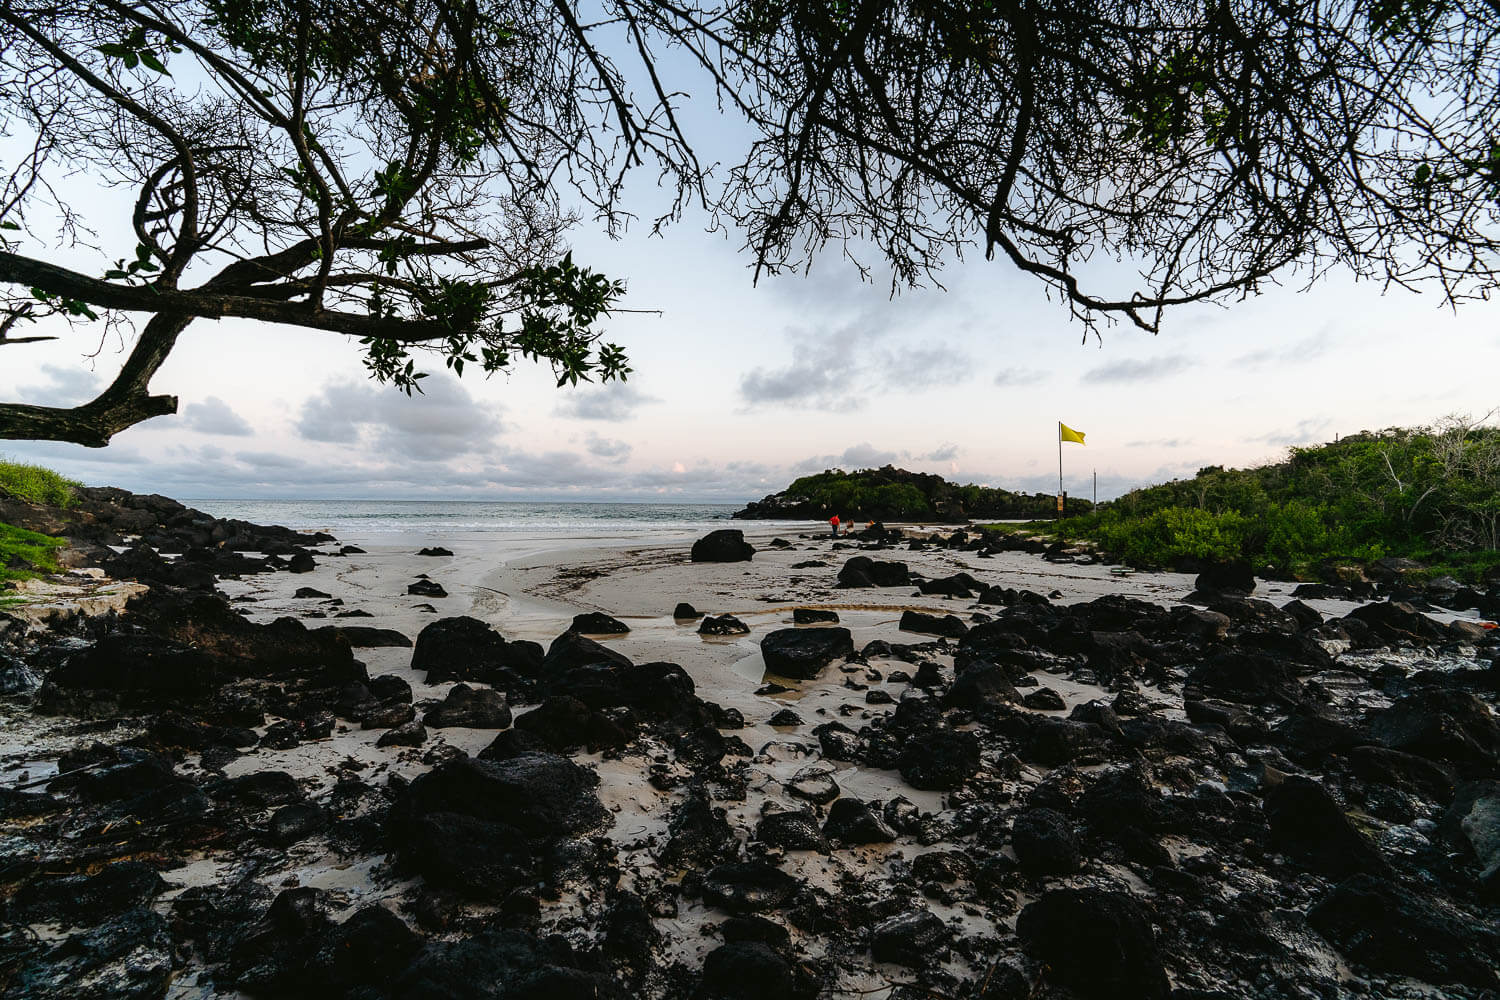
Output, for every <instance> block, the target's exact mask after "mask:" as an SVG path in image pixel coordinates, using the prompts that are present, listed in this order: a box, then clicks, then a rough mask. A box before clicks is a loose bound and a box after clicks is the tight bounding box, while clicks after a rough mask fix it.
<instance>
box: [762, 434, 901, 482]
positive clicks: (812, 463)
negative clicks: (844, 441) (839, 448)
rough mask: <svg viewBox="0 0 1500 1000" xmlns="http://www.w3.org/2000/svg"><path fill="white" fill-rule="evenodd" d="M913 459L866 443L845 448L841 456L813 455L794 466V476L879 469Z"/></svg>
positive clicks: (792, 469) (792, 470)
mask: <svg viewBox="0 0 1500 1000" xmlns="http://www.w3.org/2000/svg"><path fill="white" fill-rule="evenodd" d="M909 457H911V456H910V454H909V453H907V452H895V451H882V450H881V449H879V448H876V447H875V446H874V445H872V444H870V442H868V441H864V442H862V443H860V444H856V445H851V446H850V447H848V448H845V449H844V451H843V454H840V455H813V456H810V457H808V458H804V459H803V460H802V461H800V462H798V463H797V464H795V465H793V466H792V468H791V472H792V474H793V475H806V474H809V473H813V472H822V471H823V470H824V469H834V468H838V469H850V470H852V469H878V468H880V467H881V466H883V465H891V464H894V463H895V462H898V461H900V460H902V459H904V458H909Z"/></svg>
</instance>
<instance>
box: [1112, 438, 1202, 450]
mask: <svg viewBox="0 0 1500 1000" xmlns="http://www.w3.org/2000/svg"><path fill="white" fill-rule="evenodd" d="M1192 443H1193V442H1191V441H1189V440H1187V439H1185V438H1155V439H1153V440H1150V441H1127V442H1126V443H1125V447H1127V448H1186V447H1188V446H1190V445H1191V444H1192Z"/></svg>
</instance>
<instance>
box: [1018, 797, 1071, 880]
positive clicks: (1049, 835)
mask: <svg viewBox="0 0 1500 1000" xmlns="http://www.w3.org/2000/svg"><path fill="white" fill-rule="evenodd" d="M1010 837H1011V847H1012V848H1013V849H1014V850H1015V852H1016V861H1017V862H1019V863H1020V865H1021V869H1022V871H1025V872H1027V873H1028V874H1031V875H1068V874H1071V873H1072V872H1075V871H1077V870H1078V865H1079V861H1080V857H1079V851H1078V835H1077V834H1076V833H1074V832H1073V823H1072V821H1071V820H1069V819H1068V818H1067V817H1066V816H1064V815H1063V814H1062V813H1060V812H1057V811H1056V810H1055V809H1045V808H1040V809H1027V810H1026V811H1024V812H1021V813H1018V814H1016V818H1015V819H1014V820H1012V821H1011V834H1010Z"/></svg>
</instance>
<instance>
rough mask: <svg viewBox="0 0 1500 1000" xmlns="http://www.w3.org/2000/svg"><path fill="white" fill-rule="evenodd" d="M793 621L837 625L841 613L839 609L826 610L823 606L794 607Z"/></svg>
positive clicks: (805, 623)
mask: <svg viewBox="0 0 1500 1000" xmlns="http://www.w3.org/2000/svg"><path fill="white" fill-rule="evenodd" d="M792 622H793V623H794V624H797V625H817V624H821V623H824V622H826V623H828V624H830V625H837V624H838V623H839V613H838V612H837V611H824V610H823V609H821V608H793V609H792Z"/></svg>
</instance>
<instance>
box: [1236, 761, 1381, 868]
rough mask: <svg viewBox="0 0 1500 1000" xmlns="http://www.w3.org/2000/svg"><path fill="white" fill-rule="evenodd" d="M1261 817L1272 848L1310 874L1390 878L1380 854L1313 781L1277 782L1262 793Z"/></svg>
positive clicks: (1290, 779) (1291, 779)
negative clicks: (1297, 863) (1304, 868)
mask: <svg viewBox="0 0 1500 1000" xmlns="http://www.w3.org/2000/svg"><path fill="white" fill-rule="evenodd" d="M1265 811H1266V822H1267V823H1268V824H1269V825H1270V827H1271V841H1272V843H1273V844H1275V845H1276V846H1277V847H1278V848H1279V849H1281V850H1283V851H1285V852H1286V853H1287V854H1290V855H1291V856H1292V857H1294V858H1296V859H1297V860H1298V861H1300V862H1302V863H1303V864H1305V865H1306V866H1307V867H1308V868H1310V869H1311V870H1313V871H1316V872H1319V873H1321V874H1324V875H1330V876H1332V877H1334V878H1342V877H1344V876H1348V875H1354V874H1358V873H1367V874H1372V875H1389V874H1390V866H1389V865H1387V864H1386V862H1385V859H1384V858H1383V857H1381V855H1380V851H1379V850H1377V849H1376V847H1375V845H1374V844H1372V843H1371V842H1370V841H1369V839H1368V838H1367V837H1365V835H1364V834H1362V833H1360V832H1359V831H1358V830H1357V829H1355V827H1354V824H1353V823H1351V822H1350V821H1349V817H1348V816H1347V815H1345V814H1344V810H1343V808H1342V807H1341V806H1340V805H1339V804H1338V803H1337V802H1336V801H1334V798H1333V796H1332V795H1330V794H1328V791H1327V790H1326V789H1325V788H1324V787H1323V786H1322V785H1320V784H1319V783H1318V782H1316V781H1314V780H1313V779H1311V778H1306V777H1303V776H1301V775H1291V776H1288V777H1285V778H1282V779H1281V781H1280V782H1279V783H1277V784H1276V785H1275V786H1273V787H1272V788H1271V789H1270V790H1269V791H1268V792H1267V793H1266V799H1265Z"/></svg>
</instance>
